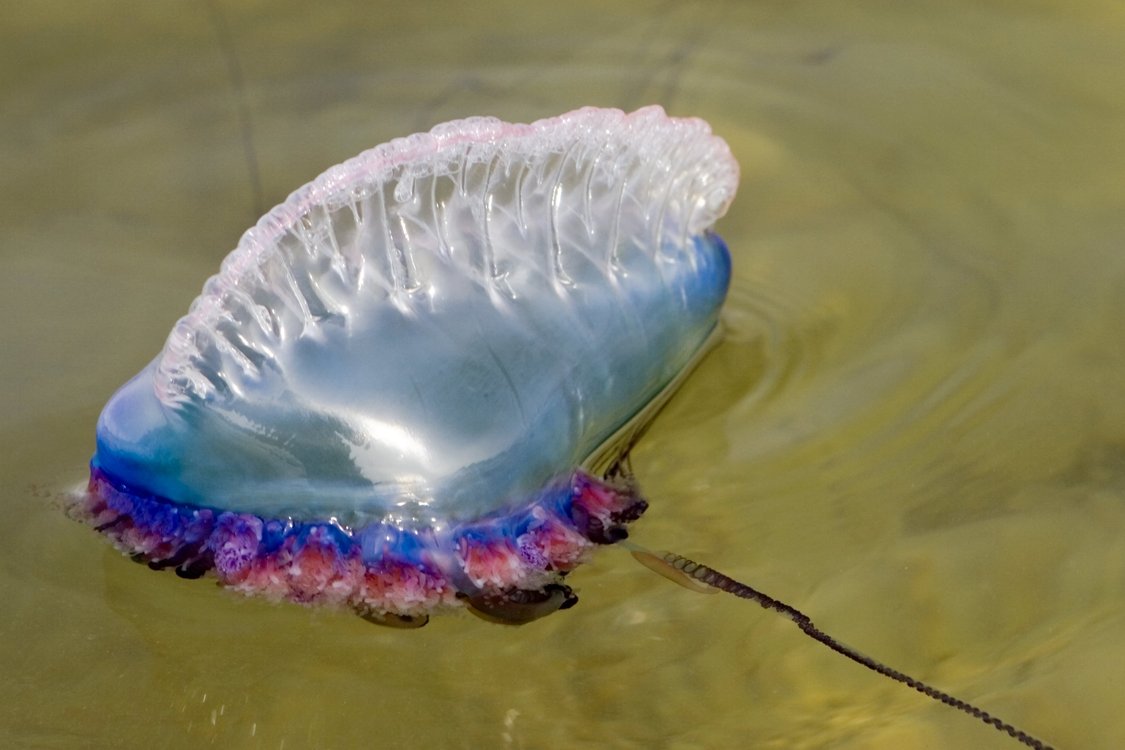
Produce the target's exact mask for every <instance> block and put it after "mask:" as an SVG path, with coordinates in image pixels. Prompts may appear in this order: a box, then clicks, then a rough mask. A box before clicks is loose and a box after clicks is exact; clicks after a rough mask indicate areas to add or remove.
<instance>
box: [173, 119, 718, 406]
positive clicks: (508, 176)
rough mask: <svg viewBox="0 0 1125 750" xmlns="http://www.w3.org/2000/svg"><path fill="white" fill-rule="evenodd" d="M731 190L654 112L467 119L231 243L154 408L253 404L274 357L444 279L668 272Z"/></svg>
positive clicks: (330, 183) (373, 163)
mask: <svg viewBox="0 0 1125 750" xmlns="http://www.w3.org/2000/svg"><path fill="white" fill-rule="evenodd" d="M737 181H738V166H737V163H736V162H735V161H734V160H733V158H732V157H731V155H730V153H729V150H728V148H727V146H726V144H725V143H724V142H723V141H722V140H721V139H719V138H716V137H714V136H712V135H711V131H710V128H709V126H708V125H707V124H706V123H705V122H703V121H702V120H697V119H671V118H668V117H667V116H666V115H665V114H664V112H663V110H662V109H660V108H659V107H648V108H645V109H642V110H638V111H637V112H634V113H632V114H628V115H627V114H624V113H622V112H620V111H618V110H604V109H593V108H587V109H582V110H578V111H575V112H572V113H569V114H566V115H563V116H561V117H557V118H553V119H547V120H541V121H538V122H535V123H532V124H530V125H513V124H508V123H504V122H501V121H499V120H496V119H492V118H471V119H466V120H459V121H455V122H450V123H446V124H443V125H439V126H438V127H435V128H434V129H433V130H432V131H430V132H429V133H422V134H417V135H413V136H410V137H408V138H401V139H397V140H394V141H391V142H389V143H387V144H384V145H381V146H378V147H376V148H373V149H371V150H369V151H366V152H364V153H362V154H360V155H359V156H357V157H355V158H353V159H350V160H349V161H346V162H344V163H343V164H340V165H338V166H336V167H333V168H331V169H329V170H328V171H326V172H325V173H324V174H322V175H321V176H320V177H318V178H317V179H316V180H314V181H313V182H311V183H309V184H308V185H306V186H304V187H302V188H301V189H299V190H297V191H296V192H294V193H293V194H292V195H290V196H289V198H288V199H287V200H286V201H285V202H284V203H283V204H281V205H279V206H277V207H276V208H274V209H273V210H272V211H270V212H269V213H268V214H266V215H265V216H264V217H263V218H262V219H261V220H260V221H259V222H258V223H257V225H256V226H255V227H254V228H252V229H250V230H249V231H247V232H246V234H245V235H243V237H242V239H241V241H240V242H239V244H238V247H237V249H236V250H235V251H234V252H233V253H231V254H230V256H228V257H227V259H226V261H225V262H224V263H223V265H222V268H221V270H220V272H219V273H218V274H217V275H216V276H213V277H212V278H211V279H209V280H208V281H207V283H206V285H205V286H204V290H203V293H202V295H201V296H200V297H198V298H197V299H196V301H195V302H194V304H193V305H192V307H191V309H190V311H189V312H188V314H187V315H186V316H185V317H184V318H182V319H181V320H180V321H179V322H178V323H177V324H176V326H175V328H174V329H173V331H172V333H171V335H170V336H169V338H168V340H167V343H166V344H165V346H164V350H163V351H162V353H161V355H160V357H159V359H158V362H157V367H156V373H155V377H154V381H153V385H154V387H155V389H156V395H157V397H158V398H159V399H160V400H161V401H162V402H164V403H165V404H168V405H173V404H177V403H181V404H182V403H184V402H185V401H201V400H208V399H211V398H213V397H216V396H218V397H222V396H223V395H224V394H226V395H230V394H232V393H234V394H237V393H239V392H240V391H242V390H243V389H244V388H247V387H260V386H261V384H262V383H263V382H264V381H266V380H268V379H270V378H271V377H273V376H276V375H282V374H283V373H284V369H285V367H286V363H285V362H284V361H281V360H280V359H279V356H278V353H279V351H282V350H284V349H285V348H286V346H287V345H288V344H290V343H292V342H295V341H297V340H299V339H302V338H312V339H315V338H316V337H317V336H318V332H317V331H318V329H319V328H321V327H326V328H333V327H337V328H343V329H348V328H349V327H350V326H355V325H356V324H357V316H361V315H369V314H371V311H372V305H374V304H384V305H386V304H390V305H394V306H396V307H397V308H399V309H400V310H403V311H409V310H417V309H418V307H419V305H424V304H425V301H426V300H427V299H428V298H432V297H433V296H435V295H448V294H456V290H453V289H451V286H452V285H451V284H450V283H449V280H450V279H460V280H461V282H462V283H468V284H473V285H476V286H478V287H482V288H484V289H485V290H486V291H487V293H488V294H489V295H493V296H495V297H496V298H497V299H498V300H503V299H519V298H520V297H521V296H524V295H528V294H542V293H544V290H546V289H549V290H553V291H554V293H556V294H562V295H566V294H568V293H569V291H568V290H572V289H574V288H576V287H580V286H581V285H582V284H583V282H584V281H585V280H588V279H589V278H591V276H595V275H601V276H602V277H607V276H609V277H616V276H618V275H624V274H625V273H626V271H625V269H626V268H627V266H628V264H629V262H632V261H631V260H630V259H633V260H635V259H636V257H637V256H644V257H646V258H647V259H648V260H649V262H656V261H657V260H658V259H659V258H660V256H662V255H667V256H669V257H668V259H671V260H674V259H676V258H677V257H679V256H681V255H682V254H683V253H685V252H686V251H685V248H689V245H690V243H689V242H688V240H689V238H690V237H692V236H694V235H698V234H699V233H701V232H702V231H703V230H704V229H706V228H707V227H709V226H710V225H711V224H713V223H714V221H715V220H716V219H717V218H718V217H719V216H721V215H722V213H723V212H724V211H725V210H726V207H727V205H728V204H729V203H730V201H731V199H732V198H733V196H734V192H735V189H736V185H737ZM688 260H689V261H690V258H689V259H688ZM361 325H362V324H361Z"/></svg>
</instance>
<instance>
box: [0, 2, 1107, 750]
mask: <svg viewBox="0 0 1125 750" xmlns="http://www.w3.org/2000/svg"><path fill="white" fill-rule="evenodd" d="M958 6H961V7H958ZM177 7H178V9H179V12H180V13H181V14H182V16H181V17H177V18H173V17H171V16H170V15H169V13H170V9H169V8H168V7H165V6H163V5H152V4H147V3H136V2H124V1H122V2H114V3H110V2H103V3H83V4H73V3H59V2H44V3H36V4H34V5H31V4H27V5H26V6H23V7H20V8H19V9H18V10H16V11H15V12H9V13H5V14H4V17H3V20H0V74H2V75H3V79H4V86H3V87H2V88H0V92H2V93H0V97H3V101H2V103H0V133H2V135H3V138H0V150H2V153H3V157H2V160H3V163H4V164H5V168H4V170H2V172H0V191H2V196H3V200H2V201H0V227H3V229H2V230H0V231H2V232H3V243H2V245H0V262H2V263H3V273H2V274H0V285H2V289H0V304H2V305H3V306H4V307H3V310H4V312H5V319H6V321H7V323H6V325H5V326H4V332H3V334H0V335H2V337H3V338H2V340H3V352H4V356H3V357H0V382H2V384H3V386H4V387H3V391H2V393H3V395H2V396H0V404H2V411H3V415H4V419H3V423H2V424H3V427H2V430H0V447H2V451H0V456H2V457H0V466H2V467H3V476H4V478H5V480H6V481H5V486H6V487H7V493H6V495H5V507H6V513H5V516H4V518H5V525H3V526H2V527H0V540H2V542H3V546H2V548H0V549H2V550H3V551H2V552H0V591H2V594H3V598H4V602H5V606H4V617H3V619H2V620H0V623H2V632H3V635H4V637H3V639H2V640H0V644H2V645H0V671H2V672H3V674H4V675H5V679H4V680H3V681H0V699H2V700H0V706H2V708H0V740H2V741H3V744H5V745H16V746H27V745H33V746H73V745H85V744H91V743H92V744H103V745H109V744H113V743H117V742H120V743H122V744H124V745H126V746H146V745H151V744H155V743H159V744H161V745H167V746H184V747H196V746H198V745H200V744H202V743H206V742H212V743H215V744H218V745H222V746H239V747H270V748H275V747H281V746H282V745H284V746H285V747H289V748H292V747H305V746H323V747H347V746H352V745H357V744H359V743H361V742H364V743H370V742H372V741H380V742H386V743H403V744H405V743H407V742H409V743H410V744H411V745H414V746H427V745H429V746H436V747H461V746H464V747H482V746H486V747H488V746H498V747H514V748H520V747H522V748H532V747H584V746H590V747H602V746H606V745H610V746H621V747H669V748H688V747H731V746H745V745H746V744H747V743H749V744H751V745H753V746H758V747H786V748H788V747H865V748H866V747H888V748H889V747H895V748H898V747H952V746H963V747H964V746H973V747H993V746H995V747H1010V746H1011V745H1010V744H1009V743H1008V742H1006V741H1005V740H1004V738H1003V737H1000V736H995V737H994V736H992V735H993V734H995V733H994V732H991V731H990V730H988V729H987V728H984V727H982V726H980V725H979V724H978V723H977V722H974V721H972V720H971V719H968V718H965V717H963V716H960V715H958V714H955V713H953V712H951V711H949V710H947V709H943V708H942V707H940V706H936V705H929V704H930V702H929V701H926V700H925V699H922V698H919V697H918V696H916V695H913V694H911V692H910V691H908V690H904V689H903V688H901V687H900V686H896V685H894V684H892V683H889V682H886V681H883V680H880V679H877V678H875V677H873V676H872V675H870V674H869V673H867V672H866V671H865V670H862V669H860V668H859V667H856V666H855V665H853V664H850V663H848V662H845V661H843V660H841V659H839V658H838V657H835V656H833V655H832V654H830V653H827V652H825V651H824V650H823V649H821V648H818V647H816V646H815V645H814V644H811V643H809V642H807V640H806V639H804V638H803V637H801V636H800V634H799V633H797V632H795V631H794V630H793V629H792V627H791V625H790V624H789V623H787V622H785V621H784V620H781V619H780V618H777V617H776V616H773V615H770V614H768V613H766V612H763V611H760V610H759V609H758V608H756V607H752V606H749V605H743V604H742V603H740V602H737V601H734V600H730V601H725V600H722V599H719V598H715V597H701V596H694V595H692V594H690V593H688V592H685V591H682V590H680V589H678V588H676V587H672V586H668V585H667V584H666V583H665V582H663V581H661V580H660V579H658V578H656V577H655V576H652V575H649V574H647V573H645V572H644V571H643V570H642V569H640V568H639V567H638V566H636V565H633V564H632V563H631V561H630V560H629V559H628V556H627V555H621V554H614V553H612V552H608V553H606V554H603V555H601V556H599V557H598V558H597V559H596V561H595V562H594V563H592V564H591V565H590V566H588V567H586V568H584V569H582V570H581V571H579V573H578V574H577V576H576V577H575V579H574V584H575V585H576V587H577V588H578V589H579V593H580V594H581V596H582V603H581V604H580V606H579V607H577V608H576V609H574V610H571V611H569V612H566V613H561V614H559V615H556V616H554V617H551V618H548V619H547V620H545V621H542V622H539V623H536V624H534V625H532V626H529V627H526V628H523V629H518V630H513V629H507V628H501V627H495V626H487V625H485V624H483V623H479V622H477V621H476V620H468V619H462V618H446V619H442V620H438V621H435V622H433V623H432V624H431V625H430V626H429V627H427V628H424V629H423V630H421V631H417V632H399V631H383V630H381V629H377V628H373V627H371V626H369V625H367V624H366V623H364V622H362V621H359V620H358V619H356V618H351V617H345V616H338V615H334V614H331V613H321V612H315V613H309V612H305V611H303V610H300V609H298V608H294V607H286V608H278V607H272V606H270V605H268V604H264V603H262V602H257V601H243V600H241V599H237V598H235V597H233V596H229V595H226V594H223V593H221V592H218V591H216V590H215V589H214V588H213V587H210V586H207V585H206V584H203V583H198V582H196V583H191V582H185V581H180V580H178V579H175V578H174V577H172V576H168V575H157V574H154V573H151V572H149V571H147V570H145V569H144V568H142V567H141V566H134V565H131V564H129V563H128V561H127V560H124V559H122V558H121V557H119V556H117V555H116V554H115V553H113V552H112V551H111V550H109V549H108V548H107V547H106V546H105V545H104V544H103V543H102V542H101V541H100V540H99V539H97V538H96V537H95V536H94V535H93V534H91V533H90V532H89V530H87V529H84V528H82V527H80V526H78V525H76V524H73V523H72V522H70V521H68V520H67V519H66V518H64V517H62V515H61V514H60V513H58V512H57V509H55V508H52V507H51V502H50V500H49V497H48V498H45V497H43V495H47V496H49V495H50V494H51V493H53V492H57V491H58V490H60V489H62V488H65V487H66V486H68V485H70V484H72V483H74V482H77V481H79V480H80V479H81V477H82V476H83V473H84V462H85V460H86V459H87V457H88V456H89V454H90V452H91V449H92V444H91V440H92V434H93V425H94V420H95V418H96V415H97V412H98V410H99V409H100V407H101V404H102V403H103V402H104V401H105V399H106V398H107V397H108V396H109V394H110V393H111V391H112V390H113V388H115V387H116V386H117V385H119V384H120V383H121V382H123V381H124V380H125V378H127V377H128V376H129V375H130V374H132V373H133V372H136V371H137V370H139V369H140V368H141V367H142V366H143V365H144V363H145V361H146V360H147V359H148V358H149V357H151V356H153V355H154V354H155V353H156V351H157V350H158V349H159V347H160V345H161V343H162V341H163V338H164V336H165V334H166V333H167V331H168V329H169V328H170V327H171V324H172V323H173V321H174V320H175V319H176V318H177V317H178V316H179V315H180V314H182V312H183V311H184V310H185V309H186V306H187V304H188V302H189V301H190V300H191V299H192V298H193V297H194V296H195V295H196V294H197V293H198V291H199V289H200V287H201V285H202V282H203V280H204V279H205V278H206V276H208V275H209V274H210V273H212V272H214V270H216V269H217V267H218V262H219V260H220V259H221V258H222V257H223V256H224V255H225V254H226V252H227V251H228V250H229V249H230V248H231V247H233V245H234V243H235V241H236V239H237V236H238V234H239V233H240V232H241V231H242V229H244V228H245V227H246V226H248V225H249V224H250V223H251V221H252V220H253V219H254V218H255V217H256V214H255V209H254V203H255V196H254V187H253V181H252V179H251V172H250V170H248V168H247V159H246V145H245V143H244V141H243V140H242V134H243V132H244V131H243V129H242V128H240V125H244V124H245V122H246V119H247V117H249V118H250V119H251V121H252V123H253V136H254V138H253V146H254V148H255V149H256V153H257V155H258V160H259V166H260V181H261V191H262V193H263V195H264V198H265V201H266V202H267V203H274V202H277V201H279V200H281V199H282V198H283V197H284V195H285V194H286V192H287V191H288V190H290V189H292V188H294V187H297V186H298V185H300V184H301V183H303V182H305V181H306V180H308V179H310V178H311V177H313V176H314V175H315V174H316V173H318V172H319V171H320V170H321V169H323V168H324V167H326V166H328V165H330V164H333V163H336V162H338V161H340V160H342V159H344V158H346V157H348V156H351V155H352V154H354V153H357V152H358V151H360V150H362V149H363V148H366V147H368V146H371V145H373V144H375V143H378V142H381V141H383V140H386V139H388V138H390V137H393V136H396V135H401V134H404V133H405V132H408V131H412V130H417V129H421V128H426V127H428V126H429V125H431V124H433V123H434V122H437V121H441V120H445V119H450V118H453V117H460V116H465V115H469V114H476V113H488V114H495V115H498V116H501V117H504V118H507V119H515V120H528V119H533V118H537V117H541V116H547V115H552V114H557V113H558V112H562V111H565V110H568V109H571V108H573V107H575V106H578V105H581V104H596V105H602V106H621V107H624V108H627V109H631V108H634V107H636V106H639V105H641V104H645V103H650V102H657V103H661V104H663V105H664V106H665V107H666V108H668V109H669V111H670V112H672V113H673V114H681V115H682V114H699V115H701V116H703V117H705V118H707V119H708V120H709V121H711V123H712V125H713V126H714V128H715V129H716V130H717V131H718V132H719V133H720V134H722V135H723V136H724V137H725V138H726V139H727V140H728V141H729V142H730V143H731V145H732V147H733V148H734V150H735V152H736V155H737V156H738V158H739V159H740V161H741V162H742V166H743V174H744V178H743V186H742V188H741V192H740V195H739V198H738V200H737V201H736V203H735V205H734V207H733V208H732V211H731V213H730V215H729V216H728V218H727V219H726V220H725V221H724V223H723V224H722V225H721V226H720V229H721V230H722V232H723V234H724V235H725V236H726V237H727V239H728V240H729V244H730V246H731V248H732V251H733V253H734V256H735V273H736V279H735V284H734V289H733V291H732V295H731V300H730V304H729V305H728V309H727V311H726V324H727V329H728V335H727V337H726V340H725V342H724V343H723V344H722V345H721V346H720V347H719V348H718V349H717V350H716V351H715V352H714V353H713V355H712V356H711V357H710V358H709V359H708V360H707V361H706V362H705V363H704V364H703V366H702V367H701V368H700V369H699V371H698V372H697V373H696V374H695V376H694V377H693V378H692V379H691V380H690V381H689V383H688V385H687V386H686V387H685V389H684V390H683V392H681V394H680V395H679V396H678V397H677V398H676V399H675V400H674V401H673V402H672V403H671V404H670V406H669V407H668V409H667V410H666V411H665V413H664V414H663V415H662V417H661V418H660V419H659V420H658V422H657V423H656V424H655V425H654V427H653V429H652V430H651V431H650V432H649V434H648V435H647V436H646V437H645V439H644V440H643V442H642V443H641V445H640V446H639V447H638V449H637V451H636V454H635V456H634V463H635V469H636V471H637V473H638V475H639V477H640V480H641V482H642V483H643V485H644V487H645V488H646V489H647V490H648V493H649V496H650V500H651V501H652V508H651V510H650V511H649V514H648V516H647V517H646V519H645V520H644V522H643V523H642V524H641V525H640V526H639V527H638V531H637V539H638V541H640V542H641V543H643V544H646V545H648V546H652V547H669V548H673V549H676V550H678V551H680V552H682V553H684V554H687V555H689V556H693V557H697V558H700V559H703V560H706V561H708V562H711V563H713V564H715V565H716V566H717V567H719V568H720V569H724V570H728V571H729V572H730V573H731V574H734V575H736V576H737V577H739V578H742V579H745V580H748V581H750V582H752V583H754V584H755V585H759V586H761V587H762V588H764V589H765V590H767V591H769V592H770V593H773V594H775V595H778V596H783V597H784V598H786V599H788V600H790V601H792V602H793V603H794V604H796V605H798V606H799V607H800V608H801V609H803V610H805V611H807V612H809V613H810V614H811V615H813V617H814V618H815V619H816V620H817V622H818V624H820V625H822V626H823V627H825V628H826V629H828V630H830V631H831V632H833V633H835V634H836V635H838V636H839V637H840V638H842V639H843V640H845V641H847V642H850V643H852V644H854V645H856V646H858V647H860V648H861V649H863V650H866V651H868V652H870V653H871V654H873V655H875V656H878V657H880V658H882V659H884V660H886V661H888V662H889V663H891V664H893V665H895V666H898V667H901V668H902V669H904V670H906V671H908V672H911V673H913V674H916V675H917V676H918V677H920V678H922V679H926V680H927V681H930V682H932V683H934V684H936V685H938V686H940V687H943V688H945V689H948V690H950V691H952V692H954V693H957V694H959V695H961V696H963V697H965V698H966V699H969V700H972V701H974V702H976V703H979V704H981V705H983V706H984V707H986V708H988V709H990V710H995V711H996V712H997V713H998V714H1000V715H1001V716H1004V717H1005V718H1007V719H1009V720H1010V721H1012V722H1013V723H1015V724H1017V725H1020V726H1021V727H1022V728H1024V729H1026V730H1028V731H1030V732H1032V733H1034V734H1037V735H1040V736H1043V737H1044V738H1046V739H1049V740H1051V741H1052V742H1053V743H1055V744H1056V745H1057V746H1059V747H1116V746H1119V745H1120V744H1121V743H1122V742H1123V741H1125V718H1123V717H1122V715H1121V712H1120V711H1119V706H1120V705H1121V704H1122V702H1123V701H1125V683H1123V681H1122V677H1121V674H1120V669H1117V668H1115V665H1116V664H1120V663H1122V661H1123V660H1125V638H1123V637H1122V636H1121V633H1122V632H1125V534H1123V531H1125V397H1123V396H1122V395H1121V389H1120V383H1121V375H1122V372H1123V364H1125V361H1123V360H1125V346H1123V345H1122V340H1121V337H1120V331H1121V330H1122V329H1123V327H1125V254H1123V253H1122V252H1121V247H1122V243H1123V241H1125V219H1123V218H1122V217H1125V212H1123V211H1122V209H1123V207H1125V206H1123V203H1125V199H1123V197H1122V196H1125V146H1123V145H1122V144H1123V140H1122V138H1121V137H1120V136H1121V133H1122V132H1123V130H1122V126H1123V125H1125V98H1123V97H1122V95H1121V94H1120V92H1121V91H1122V90H1125V73H1123V71H1125V34H1123V33H1122V32H1125V14H1123V13H1122V12H1121V9H1120V6H1119V4H1117V3H1112V2H1108V0H1101V1H1098V0H1089V1H1087V2H1083V3H1081V7H1077V6H1071V7H1068V8H1067V9H1066V10H1065V12H1063V11H1058V12H1055V11H1053V10H1051V9H1050V6H1049V5H1047V4H1028V3H1005V2H999V1H998V2H993V3H990V4H988V5H986V6H982V5H981V4H979V3H957V4H951V3H940V4H939V3H934V4H932V7H930V8H928V9H927V8H926V7H919V5H918V4H916V3H915V4H911V7H910V9H909V10H905V9H904V10H902V11H899V10H897V9H896V6H894V5H893V4H886V3H875V2H871V3H860V4H856V3H850V4H839V3H832V2H827V1H826V2H820V3H802V4H797V5H795V6H792V7H790V5H788V4H781V5H778V4H773V3H727V4H721V3H701V4H699V5H696V6H692V5H689V4H683V3H665V4H653V3H618V4H611V5H607V4H604V3H600V4H588V3H584V2H575V3H565V4H556V5H555V7H552V8H549V9H543V10H541V11H537V14H536V15H524V13H525V11H523V10H521V6H510V5H503V4H496V6H495V7H489V8H479V6H478V5H474V6H473V8H475V10H471V11H470V10H469V9H468V8H469V6H467V5H466V6H463V8H462V6H456V7H451V8H450V9H448V10H447V11H445V12H442V13H438V12H435V11H433V10H429V9H427V10H422V9H418V10H407V9H398V8H396V9H381V10H379V11H378V12H375V11H374V10H373V9H372V8H371V6H370V4H368V3H353V4H347V3H342V4H336V5H333V6H332V7H323V8H322V7H321V6H318V7H317V9H316V10H315V12H314V11H310V10H309V8H308V6H307V5H306V4H298V3H271V4H264V3H253V2H245V3H235V2H226V1H221V0H219V1H217V2H216V3H215V4H214V7H215V8H218V9H219V11H220V13H221V16H222V18H225V22H226V26H225V29H226V33H228V34H229V39H230V40H231V44H232V45H233V47H234V49H235V50H236V51H237V55H238V56H237V61H238V64H239V65H240V71H241V74H242V77H243V79H244V82H245V87H244V90H243V96H242V98H241V99H240V97H239V95H238V92H237V90H236V88H235V87H234V86H233V85H232V80H231V67H230V59H229V56H227V57H224V46H223V39H224V36H223V32H222V29H223V27H221V26H220V27H217V26H216V24H215V20H214V18H213V17H212V16H209V15H208V13H207V12H206V10H205V7H204V6H202V5H198V6H197V5H192V4H184V5H181V6H177ZM32 485H35V486H36V487H37V488H38V490H36V489H33V488H32ZM139 717H143V718H139Z"/></svg>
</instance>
